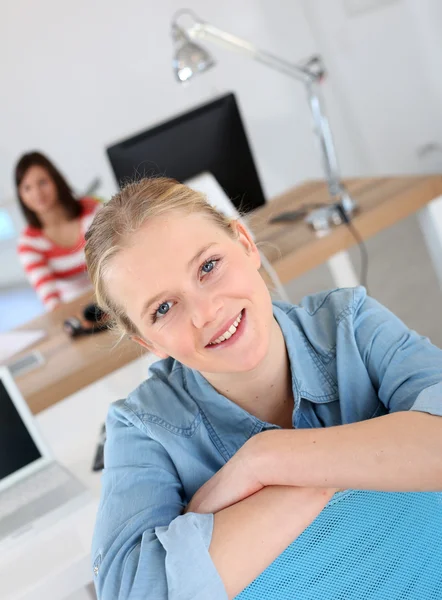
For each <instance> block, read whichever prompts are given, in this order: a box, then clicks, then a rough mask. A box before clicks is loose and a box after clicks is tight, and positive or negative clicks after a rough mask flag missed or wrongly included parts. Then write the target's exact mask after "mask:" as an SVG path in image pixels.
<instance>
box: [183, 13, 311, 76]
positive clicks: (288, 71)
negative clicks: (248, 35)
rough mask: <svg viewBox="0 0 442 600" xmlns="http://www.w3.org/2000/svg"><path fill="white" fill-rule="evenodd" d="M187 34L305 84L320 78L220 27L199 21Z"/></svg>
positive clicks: (306, 69) (304, 68)
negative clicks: (241, 55) (255, 61)
mask: <svg viewBox="0 0 442 600" xmlns="http://www.w3.org/2000/svg"><path fill="white" fill-rule="evenodd" d="M186 32H187V34H188V36H189V37H190V38H191V39H203V40H209V41H211V42H214V43H215V44H218V45H219V46H223V47H224V48H226V49H227V50H233V51H234V52H237V53H238V54H243V55H244V56H248V57H249V58H253V59H254V60H257V61H258V62H261V63H263V64H264V65H267V66H268V67H270V68H272V69H276V70H277V71H280V72H281V73H284V74H285V75H289V76H290V77H294V78H295V79H298V80H299V81H303V82H304V83H309V82H312V81H314V80H315V79H317V78H318V75H317V74H315V73H314V72H312V71H309V69H308V68H306V67H302V66H298V65H295V64H293V63H290V62H288V61H287V60H284V59H283V58H279V57H277V56H274V55H273V54H270V53H269V52H265V51H264V50H260V49H259V48H258V47H257V46H255V45H254V44H251V43H250V42H247V41H246V40H243V39H242V38H239V37H237V36H236V35H232V34H231V33H228V32H226V31H223V30H222V29H218V27H214V26H213V25H211V24H210V23H205V22H202V21H197V22H196V23H194V25H193V26H192V27H190V28H189V29H187V30H186Z"/></svg>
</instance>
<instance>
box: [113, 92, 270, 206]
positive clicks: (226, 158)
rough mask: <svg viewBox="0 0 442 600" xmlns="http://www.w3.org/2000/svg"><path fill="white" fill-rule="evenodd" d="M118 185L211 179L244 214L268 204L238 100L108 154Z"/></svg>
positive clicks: (227, 99)
mask: <svg viewBox="0 0 442 600" xmlns="http://www.w3.org/2000/svg"><path fill="white" fill-rule="evenodd" d="M107 154H108V157H109V160H110V163H111V165H112V169H113V171H114V174H115V178H116V180H117V183H118V185H122V184H124V183H125V182H126V181H128V180H129V181H132V180H133V179H134V176H136V177H137V178H139V177H140V176H142V177H143V176H146V175H147V176H157V175H160V176H162V177H172V178H173V179H177V180H178V181H181V182H186V181H187V180H189V179H191V178H193V177H196V176H198V175H200V174H201V173H204V172H209V173H211V174H212V175H213V176H214V177H215V179H216V180H217V181H218V183H219V184H220V186H221V187H222V188H223V190H224V191H225V192H226V194H227V196H228V197H229V198H230V199H231V200H232V202H233V204H234V205H235V206H236V207H237V208H238V209H240V211H241V212H248V211H250V210H253V209H255V208H258V207H259V206H261V205H263V204H265V198H264V194H263V191H262V187H261V183H260V180H259V176H258V172H257V170H256V167H255V163H254V160H253V156H252V152H251V150H250V146H249V142H248V139H247V135H246V132H245V130H244V127H243V123H242V120H241V114H240V112H239V109H238V105H237V103H236V98H235V95H234V94H226V95H225V96H222V97H221V98H218V99H217V100H214V101H213V102H209V103H208V104H205V105H203V106H200V107H198V108H196V109H194V110H191V111H189V112H187V113H184V114H181V115H179V116H178V117H175V118H173V119H171V120H170V121H167V122H165V123H161V124H160V125H157V126H156V127H153V128H152V129H148V130H146V131H143V132H142V133H139V134H138V135H136V136H134V137H131V138H129V139H126V140H123V141H121V142H119V143H117V144H114V145H112V146H109V147H108V148H107Z"/></svg>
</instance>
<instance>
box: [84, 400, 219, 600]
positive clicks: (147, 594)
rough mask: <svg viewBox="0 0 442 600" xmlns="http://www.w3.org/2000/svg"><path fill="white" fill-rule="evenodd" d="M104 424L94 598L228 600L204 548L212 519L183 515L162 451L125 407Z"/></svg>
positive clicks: (180, 496)
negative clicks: (105, 436)
mask: <svg viewBox="0 0 442 600" xmlns="http://www.w3.org/2000/svg"><path fill="white" fill-rule="evenodd" d="M117 404H119V406H118V407H117V408H116V405H114V406H113V407H111V409H110V412H109V416H108V419H107V423H106V430H107V439H106V444H105V461H104V462H105V467H106V468H105V469H104V471H103V477H102V495H101V501H100V506H99V510H98V515H97V522H96V526H95V533H94V539H93V544H92V559H93V572H94V581H95V587H96V590H97V596H98V598H99V599H100V600H195V599H201V600H203V598H204V599H206V598H210V599H211V600H226V598H227V595H226V591H225V588H224V585H223V583H222V580H221V578H220V577H219V574H218V572H217V571H216V568H215V565H214V564H213V562H212V560H211V557H210V554H209V545H210V540H211V537H212V529H213V515H210V514H209V515H200V514H195V513H188V514H186V515H182V514H181V513H182V509H183V506H184V500H183V497H184V493H183V489H182V484H181V481H180V478H179V476H178V473H177V471H176V469H175V466H174V464H173V462H172V460H171V459H170V457H169V455H168V454H167V452H166V450H165V449H164V448H163V446H162V445H161V444H160V443H159V442H157V441H156V440H154V439H152V438H151V437H149V435H147V434H148V432H147V431H146V429H145V428H144V425H143V423H142V422H141V421H140V419H139V417H137V415H135V414H134V413H133V412H132V411H131V410H130V409H129V408H128V407H127V406H125V405H124V403H121V404H120V403H117Z"/></svg>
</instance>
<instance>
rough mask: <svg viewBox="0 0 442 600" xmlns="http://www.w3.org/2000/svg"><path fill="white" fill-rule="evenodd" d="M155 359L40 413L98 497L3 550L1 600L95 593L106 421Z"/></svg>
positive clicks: (59, 454) (60, 452)
mask: <svg viewBox="0 0 442 600" xmlns="http://www.w3.org/2000/svg"><path fill="white" fill-rule="evenodd" d="M117 351H118V350H117ZM154 360H155V358H154V357H153V356H150V355H144V356H143V357H142V358H140V359H138V360H136V361H133V362H131V363H129V364H128V365H126V366H125V367H123V368H121V369H119V370H118V371H115V372H114V373H112V374H111V375H108V376H107V377H105V378H103V379H101V380H99V381H97V382H95V383H94V384H92V385H90V386H88V387H87V388H84V389H83V390H81V391H79V392H77V393H75V394H73V395H72V396H69V397H68V398H66V399H65V400H63V401H62V402H58V403H57V404H54V405H53V406H51V407H50V408H48V409H46V410H44V411H43V412H41V413H39V414H38V415H37V417H36V421H37V424H38V426H39V429H40V431H41V433H42V435H43V436H44V438H45V440H46V441H47V443H48V445H49V447H50V448H51V449H52V452H53V454H54V456H55V458H56V459H57V460H58V461H59V462H60V463H62V464H63V465H65V466H66V467H67V468H68V469H69V470H70V471H71V472H72V473H74V474H75V475H76V476H77V477H78V479H80V480H81V481H82V482H83V483H84V484H85V485H86V486H87V487H88V488H89V489H90V490H91V492H92V498H91V501H90V502H88V503H87V504H86V505H85V506H83V507H82V508H81V509H79V510H76V511H75V512H73V513H72V514H70V515H69V517H68V518H65V519H63V521H62V522H59V523H56V524H53V525H51V526H50V527H48V528H46V529H44V530H42V531H39V532H35V534H33V535H32V536H30V535H27V536H26V537H25V538H23V542H17V544H16V545H14V546H13V548H12V549H11V551H8V553H7V554H6V555H3V554H1V555H0V598H1V600H68V599H69V600H89V599H90V598H93V597H94V596H93V592H92V589H91V587H90V585H91V583H92V580H93V574H92V570H91V566H90V563H91V560H90V545H91V537H92V532H93V527H94V522H95V516H96V512H97V506H98V499H99V495H100V473H96V472H93V471H91V465H92V462H93V458H94V454H95V449H96V445H97V440H98V436H99V432H100V427H101V425H102V423H103V422H104V420H105V417H106V414H107V410H108V406H109V404H110V403H111V402H113V401H115V400H118V399H119V398H124V397H126V396H127V394H128V393H129V392H130V391H132V390H133V389H134V388H135V387H136V386H137V385H138V384H139V383H141V381H143V380H144V379H145V378H146V376H147V369H148V366H149V364H151V363H152V362H154Z"/></svg>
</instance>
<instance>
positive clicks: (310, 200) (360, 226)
mask: <svg viewBox="0 0 442 600" xmlns="http://www.w3.org/2000/svg"><path fill="white" fill-rule="evenodd" d="M346 185H347V188H348V190H349V192H350V194H351V195H352V196H353V198H354V199H355V200H356V202H357V203H358V206H359V212H358V214H357V215H356V216H355V218H354V220H353V224H354V226H355V227H356V228H357V230H358V232H359V234H360V236H361V237H362V238H363V239H367V238H369V237H371V236H373V235H375V234H376V233H378V232H379V231H381V230H383V229H385V228H387V227H390V226H391V225H393V224H394V223H396V222H398V221H400V220H401V219H404V218H405V217H407V216H409V215H411V214H412V213H414V212H416V211H418V210H419V209H422V208H424V207H425V206H426V205H427V204H429V203H430V202H431V201H432V200H434V199H435V198H437V197H439V196H442V176H439V175H434V176H433V175H432V176H423V177H384V178H364V179H352V180H348V181H346ZM327 201H328V194H327V189H326V186H325V184H324V183H322V182H317V181H313V182H308V183H305V184H303V185H301V186H299V187H296V188H293V189H292V190H289V191H288V192H286V193H285V194H282V195H281V196H279V197H277V198H275V199H274V200H272V201H271V202H269V203H268V204H267V205H266V206H264V207H262V208H260V209H258V210H256V211H255V212H254V213H252V215H251V216H250V221H249V222H250V225H251V227H252V229H253V230H254V231H255V233H256V235H257V241H258V242H260V248H261V250H262V251H263V252H264V253H265V254H266V256H267V257H268V259H269V260H270V262H271V263H272V265H273V267H274V268H275V270H276V272H277V273H278V275H279V277H280V279H281V281H282V282H283V283H287V282H288V281H290V280H292V279H294V278H295V277H298V276H299V275H301V274H303V273H305V272H306V271H308V270H310V269H312V268H314V267H316V266H318V265H320V264H322V263H324V262H325V261H327V260H328V259H330V257H331V256H333V255H334V254H335V253H337V252H339V251H342V250H346V249H348V248H349V247H351V246H352V245H354V244H355V239H354V237H353V236H352V234H351V233H350V232H349V231H348V229H347V228H346V227H345V226H339V227H336V228H334V229H333V230H332V231H331V232H330V233H329V234H328V235H326V236H322V237H318V236H317V234H316V233H315V232H314V231H312V230H311V229H309V228H308V227H307V225H305V224H304V222H302V221H300V222H298V223H290V224H277V225H268V220H269V218H270V217H272V216H274V215H277V214H279V213H280V212H282V211H286V210H293V209H295V208H297V207H299V206H300V205H301V204H315V203H321V202H322V203H323V202H327ZM91 299H92V296H91V295H89V296H86V297H82V298H80V299H79V300H76V301H75V302H73V303H70V304H67V305H64V306H63V307H61V308H60V309H59V310H57V311H55V312H54V313H51V314H47V315H44V316H42V317H39V318H37V319H34V320H33V321H31V322H29V323H27V324H26V325H25V326H24V327H22V328H21V329H45V330H46V331H47V332H48V337H47V339H45V340H43V341H42V342H41V343H40V344H38V345H36V347H35V348H36V349H38V350H40V351H41V352H42V354H43V355H44V357H45V359H46V363H45V365H43V366H42V367H40V368H38V369H35V370H34V371H32V372H29V373H27V374H25V375H23V376H21V377H18V378H17V384H18V386H19V388H20V390H21V391H22V393H23V396H24V397H25V398H26V400H27V402H28V404H29V406H30V408H31V410H32V412H33V413H38V412H39V411H41V410H43V409H44V408H47V407H48V406H51V405H52V404H54V403H55V402H58V401H59V400H62V399H63V398H65V397H66V396H69V395H70V394H72V393H74V392H76V391H78V390H79V389H81V388H82V387H84V386H86V385H88V384H90V383H92V382H93V381H96V380H97V379H99V378H101V377H104V376H105V375H107V374H109V373H111V372H112V371H114V370H116V369H118V368H119V367H122V366H123V365H125V364H127V363H128V362H130V361H132V360H134V359H135V358H137V357H139V356H141V354H142V350H141V348H139V347H138V346H136V345H135V344H133V343H130V342H127V341H124V342H122V343H121V344H120V345H118V346H117V348H116V349H113V346H114V345H115V338H114V337H113V336H112V335H111V334H110V333H108V332H105V333H100V334H98V335H93V336H85V337H80V338H78V339H74V340H71V339H70V338H68V336H67V335H66V334H65V333H64V332H63V330H62V327H61V325H62V322H63V320H64V319H65V318H66V317H68V316H71V315H73V314H75V313H76V312H78V310H79V309H80V307H81V306H84V305H85V304H86V303H87V302H89V301H90V300H91Z"/></svg>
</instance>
